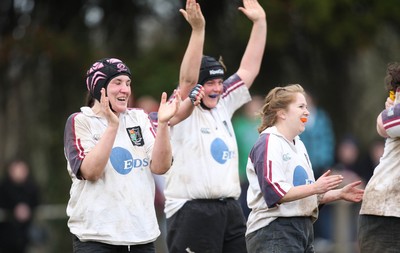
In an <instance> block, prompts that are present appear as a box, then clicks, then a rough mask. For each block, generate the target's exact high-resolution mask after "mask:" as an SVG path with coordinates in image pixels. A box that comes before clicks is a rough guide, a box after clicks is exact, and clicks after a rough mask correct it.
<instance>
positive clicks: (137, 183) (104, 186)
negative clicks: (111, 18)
mask: <svg viewBox="0 0 400 253" xmlns="http://www.w3.org/2000/svg"><path fill="white" fill-rule="evenodd" d="M131 77H132V74H131V72H130V69H129V68H128V67H127V66H126V65H125V64H124V63H123V62H122V61H121V60H119V59H116V58H104V59H100V60H98V61H96V62H95V63H93V65H92V66H91V67H90V68H89V70H88V71H87V77H86V85H87V89H88V101H87V106H84V107H82V108H81V111H80V112H78V113H74V114H72V115H71V116H70V117H69V118H68V120H67V122H66V125H65V132H64V152H65V157H66V159H67V169H68V173H69V175H70V176H71V179H72V185H71V189H70V199H69V202H68V206H67V215H68V217H69V219H68V227H69V229H70V232H71V234H72V237H73V252H76V253H81V252H82V253H83V252H85V253H86V252H110V253H111V252H140V253H142V252H143V253H144V252H146V253H147V252H151V253H154V252H155V247H154V241H155V240H156V239H157V237H158V236H159V235H160V230H159V227H158V222H157V218H156V213H155V208H154V197H155V196H154V195H155V184H154V179H153V177H152V173H154V174H163V173H165V172H166V171H168V169H169V168H170V166H171V164H172V148H171V145H170V135H169V129H168V121H169V120H170V119H171V118H172V117H173V116H174V115H175V113H176V112H177V110H178V108H179V105H180V96H179V92H177V93H176V94H175V95H176V99H174V100H173V101H171V102H167V94H166V93H165V92H163V94H162V96H161V102H160V107H159V110H158V116H159V117H158V129H157V134H156V135H155V131H154V129H153V128H152V125H151V122H150V120H149V118H148V115H147V114H146V113H145V112H144V111H143V110H139V109H129V108H128V107H127V104H128V99H129V97H130V95H131Z"/></svg>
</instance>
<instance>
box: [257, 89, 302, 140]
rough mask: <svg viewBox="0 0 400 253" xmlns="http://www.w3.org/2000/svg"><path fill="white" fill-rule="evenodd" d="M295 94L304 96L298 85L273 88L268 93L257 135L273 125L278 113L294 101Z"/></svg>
mask: <svg viewBox="0 0 400 253" xmlns="http://www.w3.org/2000/svg"><path fill="white" fill-rule="evenodd" d="M296 93H302V94H303V95H305V92H304V89H303V87H302V86H301V85H300V84H289V85H287V86H284V87H275V88H273V89H272V90H270V91H269V92H268V94H267V96H266V97H265V99H264V106H263V107H262V110H261V113H260V116H261V125H260V126H259V127H258V132H259V133H261V132H262V131H264V130H265V129H266V128H268V127H271V126H273V125H275V123H276V121H277V113H278V111H279V110H282V109H286V108H287V107H288V105H289V104H290V103H292V102H293V101H294V100H295V96H294V95H295V94H296Z"/></svg>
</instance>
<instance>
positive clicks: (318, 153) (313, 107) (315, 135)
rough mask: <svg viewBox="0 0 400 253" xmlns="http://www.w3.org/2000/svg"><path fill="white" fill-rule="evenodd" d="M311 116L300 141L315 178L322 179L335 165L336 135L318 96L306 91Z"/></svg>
mask: <svg viewBox="0 0 400 253" xmlns="http://www.w3.org/2000/svg"><path fill="white" fill-rule="evenodd" d="M306 99H307V103H308V110H309V112H310V116H309V117H308V121H307V127H306V129H305V130H304V132H302V133H301V134H300V139H301V140H302V141H303V143H304V145H305V146H306V148H307V151H308V154H309V155H310V160H311V163H312V165H313V171H314V174H315V177H316V178H318V177H320V176H321V175H322V174H323V173H324V172H325V171H326V170H327V169H328V168H330V166H332V165H333V164H334V163H335V133H334V130H333V125H332V120H331V118H330V116H329V114H328V113H327V112H326V110H325V109H323V108H322V107H321V106H320V105H319V100H318V96H317V95H316V94H315V93H313V92H312V91H306Z"/></svg>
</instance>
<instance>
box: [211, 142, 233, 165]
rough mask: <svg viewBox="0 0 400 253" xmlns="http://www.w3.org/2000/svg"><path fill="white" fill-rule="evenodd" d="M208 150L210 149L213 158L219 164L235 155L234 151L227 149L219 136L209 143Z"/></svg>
mask: <svg viewBox="0 0 400 253" xmlns="http://www.w3.org/2000/svg"><path fill="white" fill-rule="evenodd" d="M210 151H211V155H212V157H213V158H214V160H215V161H217V162H218V163H220V164H224V163H226V161H228V160H229V159H231V158H233V157H234V156H235V152H234V151H231V150H229V148H228V146H227V145H226V143H225V142H224V141H223V140H222V139H220V138H216V139H215V140H214V141H213V142H212V143H211V150H210Z"/></svg>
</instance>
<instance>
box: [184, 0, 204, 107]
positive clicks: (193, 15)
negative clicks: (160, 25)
mask: <svg viewBox="0 0 400 253" xmlns="http://www.w3.org/2000/svg"><path fill="white" fill-rule="evenodd" d="M179 11H180V12H181V13H182V15H183V17H184V18H185V19H186V21H187V22H188V23H189V24H190V26H191V27H192V33H191V35H190V40H189V44H188V47H187V49H186V52H185V55H184V56H183V60H182V64H181V68H180V73H179V89H180V93H181V97H182V99H183V100H185V99H186V98H187V97H188V95H189V92H190V90H191V89H192V88H193V87H194V86H195V85H196V84H197V80H198V78H199V71H200V65H201V58H202V56H203V46H204V36H205V19H204V17H203V14H202V12H201V8H200V5H199V4H198V3H197V2H196V0H187V1H186V10H183V9H180V10H179Z"/></svg>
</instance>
